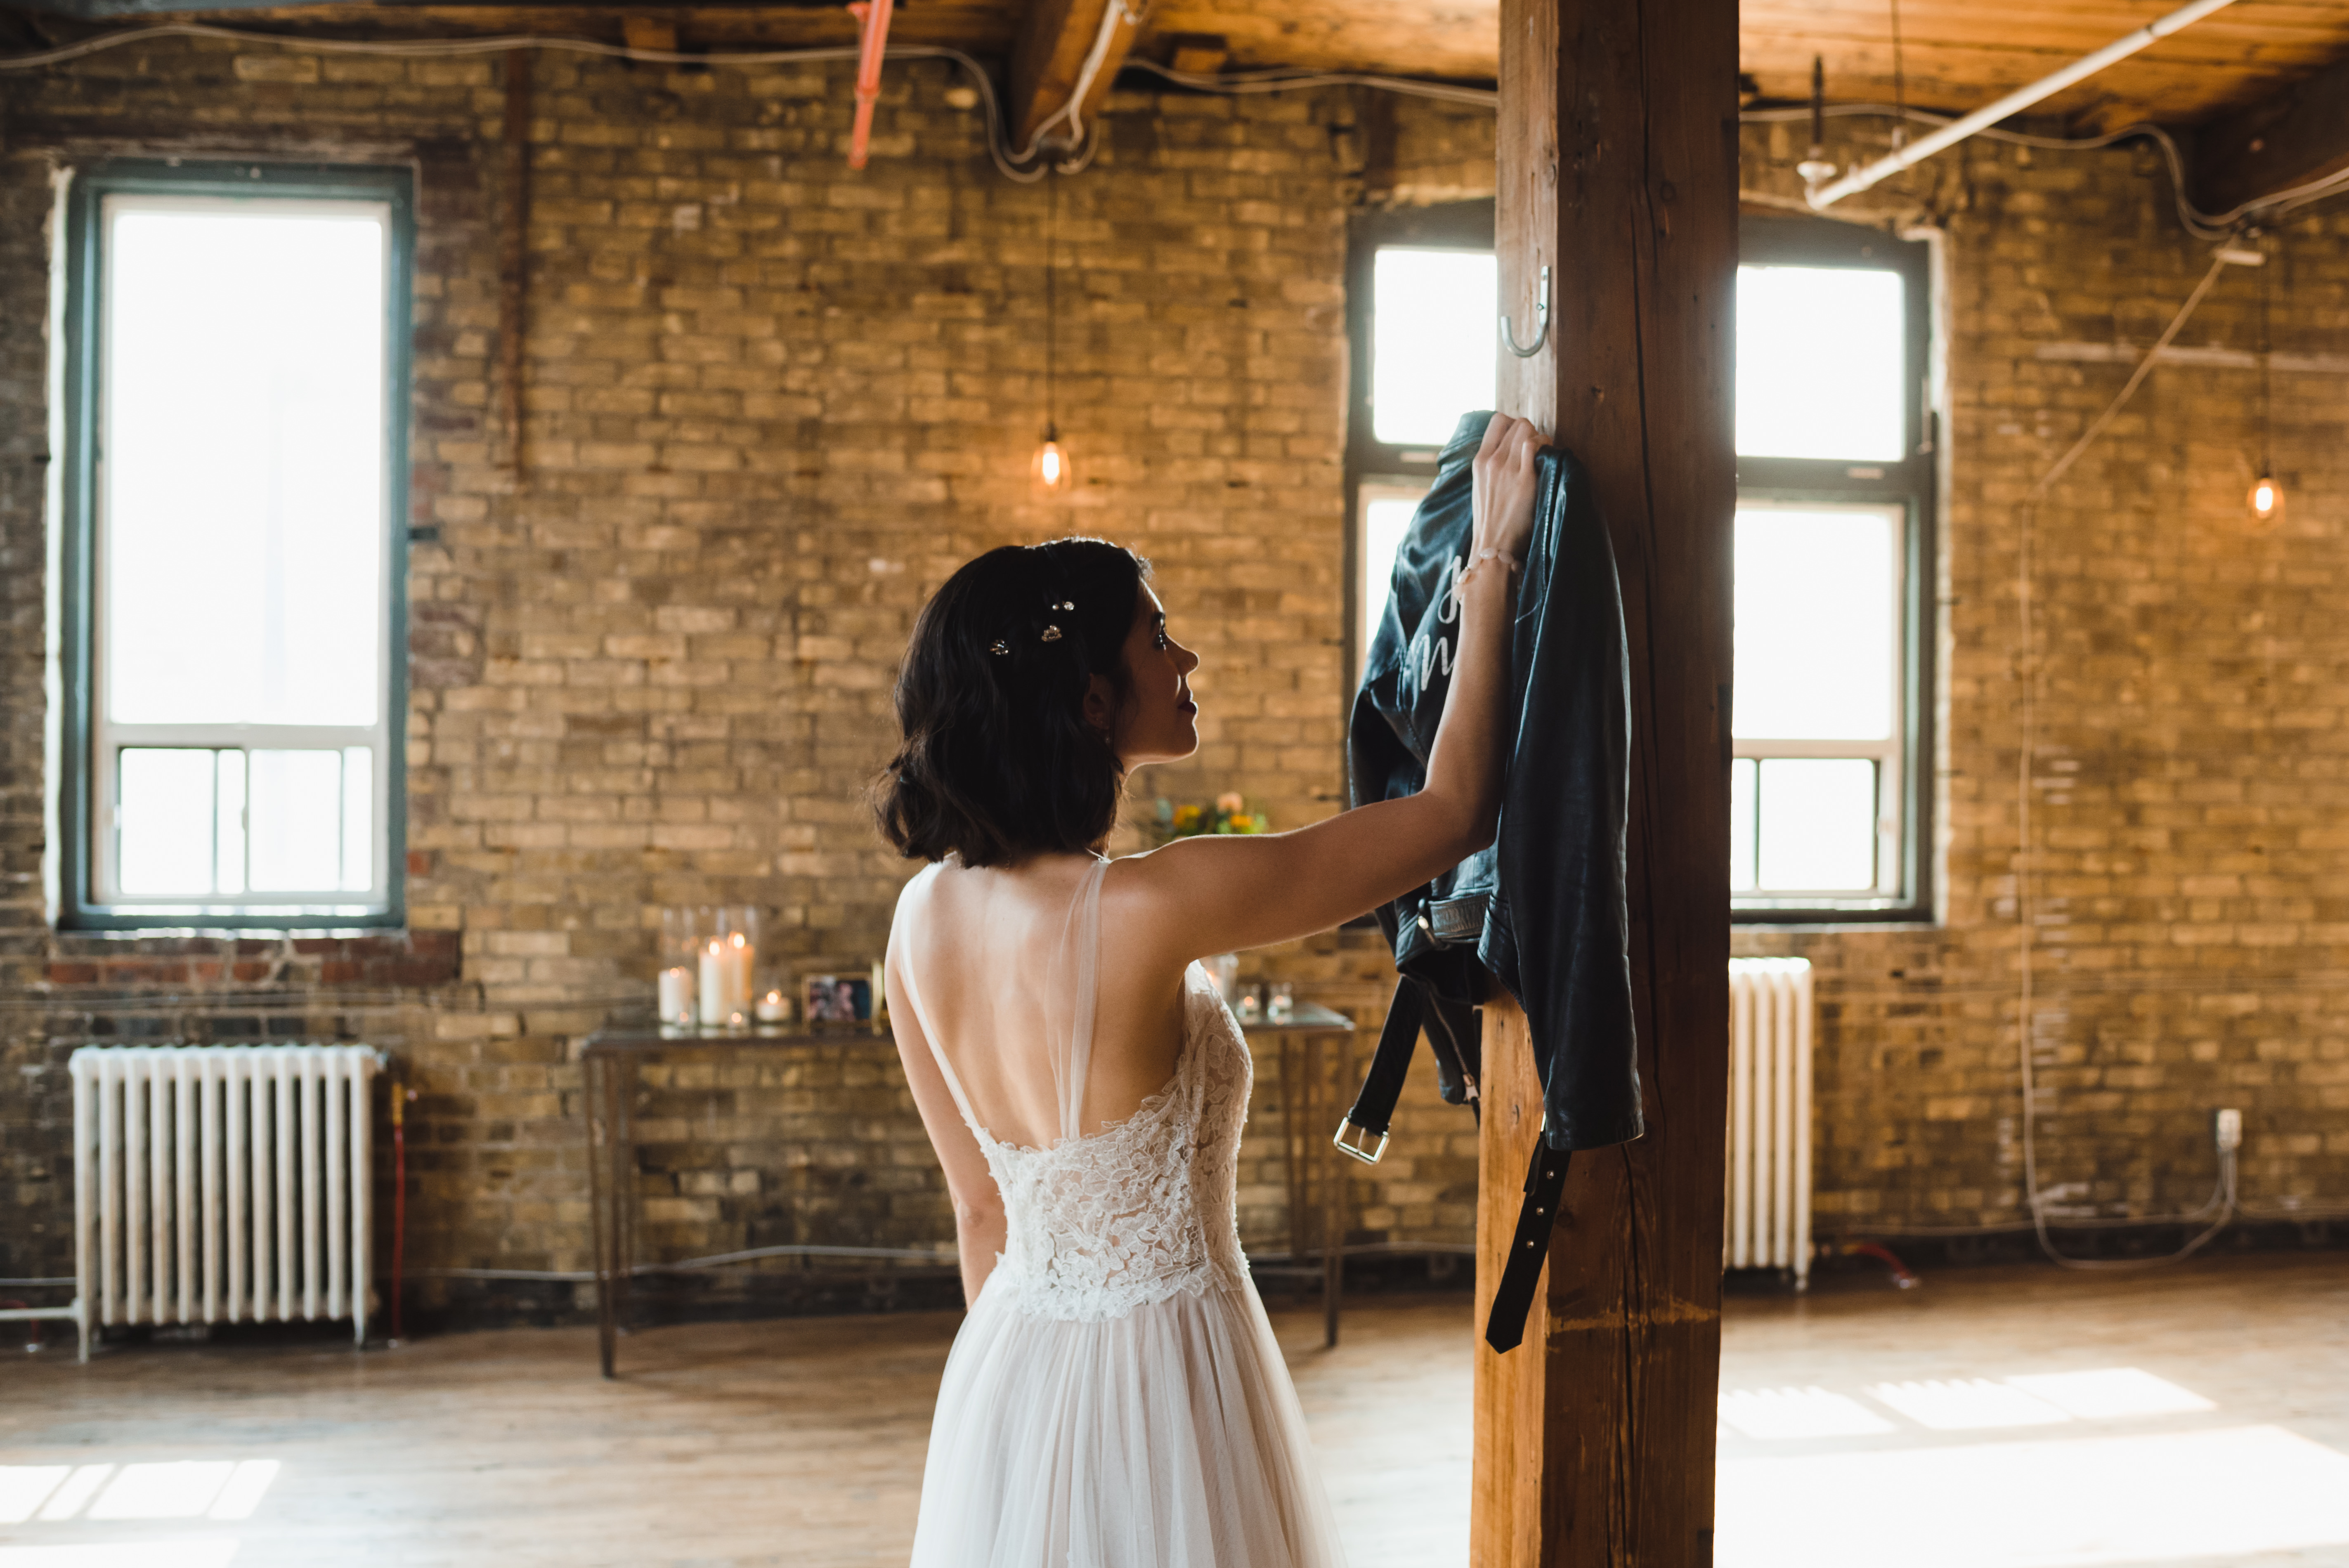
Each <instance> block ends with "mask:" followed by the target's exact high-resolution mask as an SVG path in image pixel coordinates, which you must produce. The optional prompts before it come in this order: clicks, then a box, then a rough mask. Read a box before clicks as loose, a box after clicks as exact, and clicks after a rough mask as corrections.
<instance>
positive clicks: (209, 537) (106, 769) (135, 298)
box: [66, 166, 409, 925]
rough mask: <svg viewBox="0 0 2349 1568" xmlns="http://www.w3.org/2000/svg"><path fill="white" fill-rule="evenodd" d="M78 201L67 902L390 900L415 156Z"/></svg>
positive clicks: (93, 915) (344, 918) (186, 170)
mask: <svg viewBox="0 0 2349 1568" xmlns="http://www.w3.org/2000/svg"><path fill="white" fill-rule="evenodd" d="M71 202H72V205H71V210H70V215H69V251H70V253H71V254H70V257H69V260H70V263H71V264H72V266H73V271H72V273H71V275H70V278H69V282H68V312H67V314H68V335H69V339H70V343H69V377H70V379H71V383H72V385H71V388H70V392H69V396H68V399H67V403H68V420H69V438H70V440H71V447H72V451H73V455H74V458H75V459H76V460H75V463H74V466H73V469H72V470H71V474H70V476H69V487H70V490H71V494H70V498H69V500H70V505H69V514H70V515H69V522H70V523H71V525H72V526H70V527H69V529H68V535H67V538H68V557H69V559H68V570H67V581H68V583H69V585H70V587H71V588H72V589H73V590H74V592H73V594H72V607H71V611H70V612H69V619H70V621H71V623H72V624H71V627H70V630H71V632H72V633H73V635H72V636H71V639H70V640H71V642H72V644H73V646H72V647H71V648H69V650H68V658H69V665H70V672H69V674H70V679H69V684H70V685H71V686H73V687H75V688H76V694H77V695H78V696H79V697H80V698H81V701H80V702H79V703H77V704H76V705H75V707H76V712H75V713H74V715H73V717H74V718H75V719H76V720H77V721H78V723H77V729H78V733H77V734H76V735H75V737H74V742H75V743H74V744H73V745H72V746H71V747H70V748H69V749H70V751H71V753H72V756H73V758H74V760H75V761H76V762H77V763H78V765H79V766H78V771H77V776H76V777H75V778H74V779H72V780H71V784H72V788H70V789H68V791H67V797H68V815H69V816H73V815H78V816H79V817H80V822H79V825H78V831H77V832H76V833H75V834H74V840H75V842H74V849H75V851H77V852H76V854H75V855H74V856H72V857H71V859H72V867H71V871H72V875H71V880H72V882H74V884H75V887H74V892H75V897H74V899H73V901H72V903H73V905H74V907H73V908H72V909H70V910H68V911H67V912H66V914H67V920H68V923H87V924H93V925H118V924H129V925H138V924H157V923H171V924H186V923H232V924H236V925H256V924H257V925H277V924H285V925H321V924H348V923H383V922H385V921H386V920H388V919H390V918H394V917H396V914H397V902H398V901H397V898H396V895H395V889H396V887H397V883H398V864H397V855H396V851H397V847H398V841H399V833H398V761H399V745H398V742H399V735H398V704H399V699H400V696H401V691H402V683H401V681H400V679H399V676H400V673H401V672H400V670H399V667H398V665H399V661H398V659H397V658H396V657H395V650H396V649H397V648H398V647H399V646H401V645H402V644H403V642H404V639H403V638H402V637H401V636H400V635H399V631H400V628H399V626H398V619H399V616H398V610H399V605H400V603H401V595H400V593H399V592H398V589H399V581H398V579H399V573H400V570H401V565H402V562H404V559H405V539H404V528H403V526H402V520H401V516H400V513H401V498H402V490H403V483H402V480H403V473H404V469H405V466H406V452H405V438H404V432H405V419H404V416H403V409H404V404H405V399H406V385H405V383H406V354H405V336H406V330H405V327H406V320H407V312H406V293H407V276H408V259H407V252H408V245H409V224H408V194H407V177H406V176H405V174H398V173H384V172H379V171H374V170H274V169H268V168H265V167H264V168H249V167H246V166H234V167H230V168H222V167H220V166H199V167H192V168H191V167H187V166H182V167H180V168H154V167H137V166H133V167H123V166H109V167H108V168H105V169H102V170H97V171H93V172H91V173H89V174H87V175H85V176H83V177H82V179H81V180H80V181H78V183H77V186H76V188H75V189H74V191H73V194H72V198H71Z"/></svg>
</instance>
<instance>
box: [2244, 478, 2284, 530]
mask: <svg viewBox="0 0 2349 1568" xmlns="http://www.w3.org/2000/svg"><path fill="white" fill-rule="evenodd" d="M2245 499H2246V500H2248V501H2249V502H2250V504H2251V516H2253V517H2254V518H2256V519H2258V520H2259V521H2261V522H2272V521H2275V519H2276V518H2277V516H2278V515H2280V514H2281V513H2282V511H2283V487H2282V485H2280V484H2278V483H2276V481H2275V476H2274V475H2272V474H2261V476H2260V477H2259V478H2258V479H2256V480H2252V481H2251V494H2250V495H2249V496H2248V497H2246V498H2245Z"/></svg>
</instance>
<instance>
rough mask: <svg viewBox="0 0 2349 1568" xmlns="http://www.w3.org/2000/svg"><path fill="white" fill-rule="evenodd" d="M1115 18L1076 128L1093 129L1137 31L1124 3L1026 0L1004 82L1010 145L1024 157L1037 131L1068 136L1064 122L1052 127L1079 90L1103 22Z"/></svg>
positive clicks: (1115, 0) (1121, 0)
mask: <svg viewBox="0 0 2349 1568" xmlns="http://www.w3.org/2000/svg"><path fill="white" fill-rule="evenodd" d="M1112 14H1113V15H1114V16H1115V31H1114V32H1113V33H1112V35H1111V37H1110V45H1109V49H1108V52H1107V54H1106V55H1105V56H1103V57H1102V61H1101V65H1100V67H1099V68H1098V69H1096V71H1095V72H1094V74H1093V77H1092V80H1091V81H1090V82H1089V83H1087V84H1086V87H1085V94H1084V101H1083V102H1082V103H1081V104H1079V105H1078V106H1077V119H1078V123H1079V124H1080V125H1088V126H1089V125H1091V124H1092V122H1093V117H1094V116H1095V115H1096V114H1097V113H1099V112H1100V109H1101V103H1102V98H1106V97H1107V96H1108V94H1109V85H1110V83H1111V81H1112V80H1113V79H1114V78H1115V77H1116V76H1117V72H1118V67H1120V66H1123V64H1124V63H1125V57H1126V55H1127V54H1128V53H1129V52H1130V51H1131V50H1132V49H1133V40H1134V37H1135V35H1136V33H1137V31H1138V29H1137V28H1136V27H1135V26H1133V22H1132V21H1130V20H1129V19H1128V13H1127V11H1126V9H1125V0H1030V5H1029V7H1028V14H1027V15H1025V16H1023V17H1022V18H1021V19H1020V23H1019V34H1018V36H1016V37H1014V38H1013V39H1012V42H1011V57H1010V61H1009V68H1008V69H1007V71H1006V73H1005V74H1006V77H1007V79H1008V82H1009V101H1008V102H1007V103H1006V105H1005V111H1006V117H1007V119H1009V122H1010V126H1011V145H1012V148H1013V149H1014V150H1015V152H1024V151H1025V150H1027V149H1028V147H1029V146H1030V143H1031V142H1032V141H1033V140H1034V139H1035V137H1036V134H1037V128H1038V127H1040V126H1044V125H1048V124H1050V125H1051V129H1050V133H1049V134H1050V136H1051V137H1053V138H1054V139H1061V138H1066V137H1067V136H1068V130H1069V126H1068V121H1067V120H1066V119H1060V120H1059V123H1057V124H1052V123H1051V122H1053V121H1054V119H1055V117H1057V116H1060V115H1061V110H1062V109H1063V108H1066V107H1067V105H1068V102H1069V98H1070V95H1071V93H1073V92H1075V91H1076V90H1077V84H1078V81H1079V79H1080V78H1081V77H1082V76H1083V74H1084V67H1085V59H1086V57H1087V56H1089V55H1090V54H1091V53H1092V49H1093V46H1094V45H1095V44H1096V43H1097V42H1099V40H1100V36H1101V29H1102V23H1103V21H1104V19H1105V18H1107V17H1109V16H1111V15H1112Z"/></svg>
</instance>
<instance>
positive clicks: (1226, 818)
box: [1145, 789, 1272, 844]
mask: <svg viewBox="0 0 2349 1568" xmlns="http://www.w3.org/2000/svg"><path fill="white" fill-rule="evenodd" d="M1145 826H1147V827H1148V829H1149V830H1150V835H1151V837H1152V839H1153V840H1154V841H1156V842H1158V843H1161V844H1171V843H1173V842H1174V841H1175V840H1177V839H1189V838H1195V837H1196V836H1198V835H1199V834H1201V833H1269V832H1270V831H1272V819H1271V818H1269V817H1268V816H1266V815H1265V814H1264V813H1263V812H1262V811H1260V810H1253V811H1252V810H1249V809H1248V804H1247V800H1245V799H1242V798H1241V796H1240V793H1239V791H1237V789H1226V791H1224V792H1223V793H1222V794H1220V795H1218V796H1216V799H1215V802H1214V804H1212V805H1207V806H1201V805H1195V804H1190V803H1185V804H1183V805H1179V806H1178V805H1176V804H1175V803H1174V801H1172V800H1169V799H1166V798H1165V797H1164V795H1162V796H1160V797H1159V798H1158V801H1157V806H1156V810H1154V812H1153V814H1152V815H1151V817H1150V819H1149V820H1148V821H1147V822H1146V823H1145Z"/></svg>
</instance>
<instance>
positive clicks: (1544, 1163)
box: [1485, 1139, 1572, 1351]
mask: <svg viewBox="0 0 2349 1568" xmlns="http://www.w3.org/2000/svg"><path fill="white" fill-rule="evenodd" d="M1570 1152H1572V1151H1571V1150H1565V1149H1552V1148H1551V1147H1550V1146H1549V1145H1548V1144H1547V1143H1544V1142H1543V1141H1541V1140H1539V1139H1536V1140H1534V1158H1533V1163H1532V1164H1531V1165H1528V1166H1527V1167H1526V1201H1525V1202H1524V1203H1522V1204H1520V1205H1519V1206H1518V1209H1517V1233H1516V1235H1514V1236H1511V1237H1510V1238H1509V1261H1508V1263H1507V1264H1505V1265H1504V1266H1503V1267H1502V1269H1501V1284H1500V1288H1499V1289H1497V1290H1495V1292H1494V1293H1493V1314H1492V1315H1491V1316H1490V1317H1487V1318H1486V1319H1485V1344H1487V1345H1489V1346H1492V1347H1493V1348H1494V1349H1495V1350H1500V1351H1509V1350H1515V1349H1516V1347H1517V1341H1519V1340H1521V1339H1523V1338H1524V1337H1525V1336H1526V1313H1527V1312H1529V1311H1531V1310H1532V1308H1533V1305H1534V1286H1535V1285H1537V1284H1539V1283H1540V1282H1541V1271H1542V1264H1543V1261H1544V1260H1546V1259H1547V1257H1548V1256H1549V1232H1550V1227H1551V1226H1552V1225H1555V1224H1556V1223H1557V1199H1558V1194H1559V1193H1560V1192H1562V1191H1565V1190H1566V1161H1567V1156H1568V1154H1569V1153H1570Z"/></svg>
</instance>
